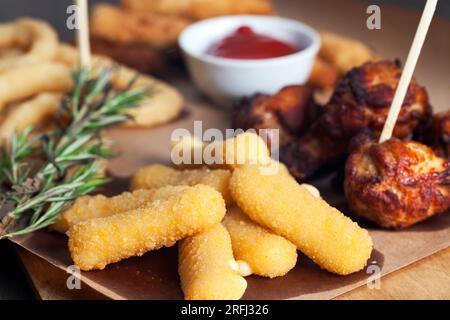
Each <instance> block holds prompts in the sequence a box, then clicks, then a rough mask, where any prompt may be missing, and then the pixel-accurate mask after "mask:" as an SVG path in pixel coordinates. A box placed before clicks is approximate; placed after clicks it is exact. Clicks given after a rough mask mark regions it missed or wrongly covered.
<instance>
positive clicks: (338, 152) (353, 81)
mask: <svg viewBox="0 0 450 320" xmlns="http://www.w3.org/2000/svg"><path fill="white" fill-rule="evenodd" d="M401 72H402V69H401V68H400V67H399V66H398V64H396V63H394V62H390V61H377V62H368V63H366V64H364V65H362V66H361V67H358V68H354V69H352V70H351V71H349V72H348V73H347V74H346V75H345V76H344V77H343V78H342V79H341V80H340V82H339V84H338V86H337V88H336V90H335V92H334V94H333V96H332V98H331V100H330V102H329V103H328V104H327V105H325V107H324V108H323V111H322V113H321V115H320V116H319V117H318V119H317V120H316V121H315V122H314V123H313V124H312V126H311V127H310V129H309V130H308V132H307V133H305V134H304V135H301V136H299V137H298V138H296V139H292V140H290V141H289V142H288V143H287V144H285V145H284V146H282V148H281V152H280V157H281V160H282V161H283V162H284V163H285V164H286V165H287V166H288V168H289V169H290V171H291V173H292V174H293V175H294V176H295V177H296V178H298V179H303V178H306V177H309V176H311V175H312V174H314V173H315V172H316V171H317V170H318V169H320V168H322V167H324V166H327V165H332V164H334V163H336V162H338V161H339V160H340V159H342V158H344V157H345V156H346V154H347V152H348V145H349V142H350V140H351V139H352V137H354V136H355V135H357V134H358V133H359V132H360V131H361V130H362V129H366V128H368V129H370V130H371V131H373V132H374V133H375V134H376V135H379V134H380V133H381V130H382V128H383V125H384V122H385V120H386V118H387V114H388V112H389V108H390V106H391V102H392V100H393V97H394V93H395V90H396V87H397V84H398V82H399V79H400V76H401ZM431 115H432V109H431V107H430V104H429V102H428V95H427V92H426V90H425V89H424V88H423V87H421V86H419V85H418V84H417V83H416V82H415V80H413V81H412V82H411V84H410V86H409V88H408V93H407V96H406V99H405V101H404V104H403V106H402V109H401V112H400V115H399V118H398V121H397V125H396V127H395V130H394V136H395V137H398V138H402V139H403V138H409V137H411V136H412V134H413V133H414V131H415V130H416V129H418V128H419V127H421V126H422V125H423V124H424V123H426V122H427V120H428V119H430V117H431Z"/></svg>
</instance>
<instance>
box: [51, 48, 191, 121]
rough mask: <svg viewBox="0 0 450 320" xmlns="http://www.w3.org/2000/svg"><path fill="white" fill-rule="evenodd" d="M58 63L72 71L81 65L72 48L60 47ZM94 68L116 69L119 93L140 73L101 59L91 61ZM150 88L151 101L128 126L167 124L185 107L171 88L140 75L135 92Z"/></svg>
mask: <svg viewBox="0 0 450 320" xmlns="http://www.w3.org/2000/svg"><path fill="white" fill-rule="evenodd" d="M55 59H56V61H58V62H61V63H65V64H66V65H68V66H69V67H71V68H75V67H76V66H77V65H78V52H77V51H76V50H75V48H73V47H72V46H69V45H64V44H63V45H60V47H59V50H58V53H57V56H56V58H55ZM92 65H93V66H94V68H96V69H100V68H101V67H109V68H112V67H115V66H116V68H114V70H113V71H114V72H113V75H112V78H111V83H112V84H113V86H114V88H115V89H117V90H121V89H124V88H125V87H126V86H127V85H128V83H129V82H130V80H131V79H133V78H134V77H135V75H136V73H137V71H135V70H133V69H130V68H127V67H125V66H123V65H118V64H117V63H116V62H114V61H113V60H111V59H109V58H107V57H105V56H100V55H94V56H93V57H92ZM142 87H144V88H148V89H149V91H150V92H151V93H153V94H152V95H151V97H149V98H146V99H144V100H143V101H141V103H140V105H139V106H137V107H136V108H133V109H131V110H129V111H128V114H130V115H131V116H132V117H133V119H132V120H130V121H127V122H126V123H125V125H126V126H139V127H150V126H154V125H157V124H162V123H166V122H168V121H170V120H172V119H174V118H175V117H177V116H178V115H179V114H180V112H181V110H182V106H183V97H182V96H181V94H180V93H179V92H178V90H176V89H175V88H173V87H172V86H170V85H168V84H165V83H164V82H162V81H160V80H157V79H155V78H152V77H150V76H147V75H142V74H140V75H139V78H138V79H137V80H136V82H135V83H134V84H133V86H132V88H142Z"/></svg>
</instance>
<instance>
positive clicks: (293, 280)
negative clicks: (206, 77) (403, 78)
mask: <svg viewBox="0 0 450 320" xmlns="http://www.w3.org/2000/svg"><path fill="white" fill-rule="evenodd" d="M276 3H277V9H278V12H279V13H280V14H281V15H285V16H290V17H293V18H297V19H299V20H301V21H304V22H306V23H308V24H311V25H312V26H314V27H316V28H317V29H325V30H331V31H334V32H337V33H341V34H345V35H348V36H351V37H355V38H359V39H361V40H363V41H365V42H367V43H369V44H370V45H371V46H372V47H373V48H375V49H376V51H377V52H378V54H379V55H380V56H383V57H389V58H396V57H399V58H402V59H403V60H404V58H405V56H406V54H407V52H408V49H409V45H410V43H411V40H412V38H413V36H414V31H415V28H416V26H417V23H418V20H419V15H418V14H417V13H414V12H408V11H403V10H399V9H391V8H388V7H382V27H383V29H382V30H381V31H369V30H368V29H366V27H365V25H366V13H365V12H366V7H364V6H362V5H359V4H356V3H354V2H352V1H349V0H346V1H344V0H333V1H328V0H324V1H314V2H312V1H298V0H292V1H288V0H281V1H276ZM449 32H450V22H448V21H445V20H441V19H436V20H435V21H434V23H433V26H432V28H431V30H430V34H429V37H428V40H427V43H426V46H425V48H424V51H423V54H422V57H421V60H420V63H419V65H418V69H417V72H416V76H417V78H418V81H419V82H420V83H421V84H423V85H425V86H426V87H427V89H428V91H429V93H430V97H431V101H432V103H433V106H434V107H435V110H446V109H448V107H449V106H448V102H449V101H450V73H449V70H450V68H449V61H448V54H449V52H450V42H449V38H448V34H449ZM170 80H171V81H172V82H173V84H175V85H176V86H177V87H179V88H180V90H182V91H183V93H184V94H185V96H186V99H187V106H186V110H187V113H186V114H185V116H184V117H182V118H180V119H179V120H178V121H175V122H174V123H171V124H169V125H166V126H162V127H158V128H153V129H126V130H125V129H115V130H112V131H111V132H110V134H111V136H112V137H113V138H114V139H116V141H117V148H118V151H120V152H121V156H120V157H118V158H117V159H115V160H114V161H112V162H111V165H110V170H111V172H112V174H113V175H115V176H116V177H117V179H116V181H115V183H114V185H113V186H111V188H110V189H108V190H106V191H107V192H108V193H110V194H113V193H117V192H119V191H120V190H123V189H125V188H126V184H127V177H129V176H130V175H131V174H132V173H133V172H134V171H136V170H137V169H138V168H139V167H142V166H144V165H146V164H149V163H155V162H162V163H168V161H169V146H170V140H169V137H170V134H171V132H172V131H173V130H174V129H176V128H188V129H192V126H193V121H194V120H203V125H204V129H206V128H209V127H213V128H225V127H227V126H229V112H227V111H226V110H221V109H217V108H215V107H214V106H212V105H211V104H210V103H209V102H208V101H207V100H205V99H204V98H203V97H202V96H201V95H199V93H198V92H197V91H196V90H195V88H194V87H193V86H192V84H191V83H190V82H189V81H188V80H187V78H186V77H185V76H184V75H177V76H174V77H172V78H171V79H170ZM331 179H333V176H325V177H322V178H321V179H319V180H316V181H314V184H316V185H317V186H318V187H319V189H320V190H321V192H322V194H323V195H324V197H325V198H326V199H327V200H328V201H329V202H330V203H331V204H333V205H335V206H337V207H339V208H341V209H343V210H345V199H344V197H343V195H342V193H340V192H339V191H338V190H336V188H334V187H332V184H331V183H330V180H331ZM367 227H368V228H369V229H370V233H371V235H372V237H373V239H374V243H375V250H374V254H373V256H372V257H371V260H370V262H373V261H374V262H376V264H377V265H379V266H380V267H381V272H382V275H383V278H382V282H381V290H368V289H367V288H366V287H365V284H366V283H367V278H368V276H369V275H368V274H367V273H366V272H365V271H362V272H360V273H357V274H354V275H351V276H347V277H339V276H335V275H331V274H329V273H327V272H325V271H322V270H320V269H319V268H318V267H317V266H315V265H314V264H313V263H312V262H310V261H309V260H308V259H307V258H306V257H304V256H300V258H299V263H298V265H297V267H296V268H295V269H294V270H292V271H291V272H290V273H289V274H288V275H287V276H286V277H282V278H278V279H273V280H269V279H262V278H258V277H253V276H252V277H250V278H249V279H248V281H249V288H248V290H247V293H246V295H245V297H244V298H249V299H316V298H317V299H331V298H336V297H340V298H344V299H347V298H348V299H351V298H441V299H446V298H449V296H450V294H449V292H448V288H449V287H450V277H449V274H450V273H449V268H450V250H449V249H447V250H445V251H443V252H440V253H438V252H439V251H441V250H444V249H446V248H448V246H449V245H450V215H449V214H445V215H440V216H438V217H435V218H433V219H431V220H429V221H427V222H425V223H422V224H420V225H418V226H415V227H413V228H410V229H407V230H404V231H401V232H392V231H385V230H380V229H377V228H375V227H374V226H371V225H367ZM15 241H16V242H17V243H18V244H19V245H20V246H21V247H23V248H26V249H27V251H23V250H21V251H20V253H21V256H22V258H23V261H24V264H25V265H26V267H27V269H28V270H29V272H30V275H31V277H32V279H33V281H34V283H35V285H36V287H37V290H38V292H39V293H40V294H41V296H42V297H43V298H49V299H55V298H66V297H70V298H102V297H108V298H113V299H155V298H159V299H177V298H181V291H180V289H179V284H178V277H177V274H176V249H174V248H171V249H163V250H160V251H158V252H153V253H148V254H145V255H144V256H143V257H140V258H132V259H128V260H125V261H122V262H120V263H118V264H114V265H111V266H108V267H107V268H106V269H105V270H103V271H94V272H86V273H82V279H83V281H84V282H83V284H82V288H83V289H82V290H81V291H77V290H75V291H69V290H67V289H66V286H65V280H66V279H67V275H66V274H65V268H66V267H67V265H70V264H71V260H70V257H69V256H68V252H67V248H66V245H65V243H66V239H65V237H63V236H60V235H56V234H52V233H50V232H47V231H41V232H38V233H36V234H34V235H32V236H30V237H23V238H19V239H16V240H15ZM30 252H31V254H30ZM433 254H436V255H434V256H432V255H433ZM430 256H431V257H430ZM426 257H429V258H427V259H426V260H423V261H420V262H418V261H419V260H421V259H424V258H426ZM42 258H44V259H45V260H40V259H42ZM413 263H415V264H414V265H413V266H409V265H411V264H413ZM406 266H409V267H407V269H403V270H400V269H402V268H405V267H406ZM399 270H400V271H399ZM388 274H389V275H388ZM89 288H90V289H89ZM356 288H360V289H356ZM355 289H356V290H355Z"/></svg>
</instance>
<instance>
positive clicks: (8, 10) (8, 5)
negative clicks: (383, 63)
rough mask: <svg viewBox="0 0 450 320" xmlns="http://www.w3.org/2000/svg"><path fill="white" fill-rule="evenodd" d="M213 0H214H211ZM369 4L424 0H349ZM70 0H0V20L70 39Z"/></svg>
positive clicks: (416, 6) (448, 13)
mask: <svg viewBox="0 0 450 320" xmlns="http://www.w3.org/2000/svg"><path fill="white" fill-rule="evenodd" d="M212 1H214V0H212ZM314 1H320V0H314ZM350 1H357V2H365V3H367V4H368V5H369V4H380V5H383V4H388V5H396V6H402V7H405V8H409V9H413V10H422V9H423V7H424V6H425V2H426V0H349V2H350ZM73 2H74V1H72V0H1V4H0V21H8V20H13V19H15V18H17V17H19V16H33V17H39V18H41V19H44V20H47V21H50V23H51V24H52V25H53V26H55V27H56V28H57V29H58V31H59V32H60V36H61V38H62V39H63V40H65V41H70V40H72V37H73V33H72V32H71V31H69V30H67V28H66V27H65V25H66V24H65V21H66V18H67V14H66V9H67V6H68V5H70V4H72V3H73ZM99 2H109V3H119V2H120V0H89V3H90V5H92V4H95V3H99ZM437 15H438V16H441V17H446V18H447V19H450V1H449V0H440V1H439V4H438V9H437Z"/></svg>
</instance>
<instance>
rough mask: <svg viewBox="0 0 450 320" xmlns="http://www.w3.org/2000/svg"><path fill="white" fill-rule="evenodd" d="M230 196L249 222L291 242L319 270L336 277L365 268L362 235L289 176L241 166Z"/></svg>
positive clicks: (368, 247) (366, 242) (367, 245)
mask: <svg viewBox="0 0 450 320" xmlns="http://www.w3.org/2000/svg"><path fill="white" fill-rule="evenodd" d="M230 191H231V195H232V196H233V199H234V200H235V201H236V203H237V204H238V206H239V207H240V208H241V209H242V210H243V211H244V212H245V213H246V214H247V215H248V216H249V217H250V218H251V219H252V220H253V221H255V222H257V223H259V224H260V225H262V226H265V227H267V228H268V229H270V230H272V231H273V232H275V233H276V234H278V235H280V236H283V237H284V238H286V239H288V240H289V241H291V242H292V243H294V244H295V245H296V246H297V248H298V249H299V250H300V251H302V252H303V253H304V254H306V255H307V256H308V257H309V258H311V259H312V260H313V261H314V262H316V263H317V264H318V265H319V266H320V267H322V268H324V269H326V270H328V271H330V272H333V273H336V274H340V275H346V274H350V273H353V272H357V271H359V270H361V269H363V268H364V267H365V265H366V263H367V260H368V259H369V257H370V254H371V252H372V239H371V237H370V236H369V233H368V232H367V230H365V229H362V228H360V227H359V226H358V224H357V223H355V222H353V221H352V220H351V219H350V218H348V217H346V216H344V215H343V214H342V213H341V212H339V211H338V210H337V209H335V208H333V207H331V206H329V205H328V204H327V203H326V202H325V201H323V200H322V199H319V198H317V197H315V196H314V195H312V194H311V193H310V192H309V191H308V190H307V189H306V188H304V187H302V186H300V185H299V184H298V183H297V182H296V181H295V180H294V179H293V178H292V177H289V176H287V175H283V174H274V175H264V174H262V173H261V170H260V168H258V167H257V166H245V167H241V168H237V169H235V171H234V172H233V175H232V177H231V180H230Z"/></svg>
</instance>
